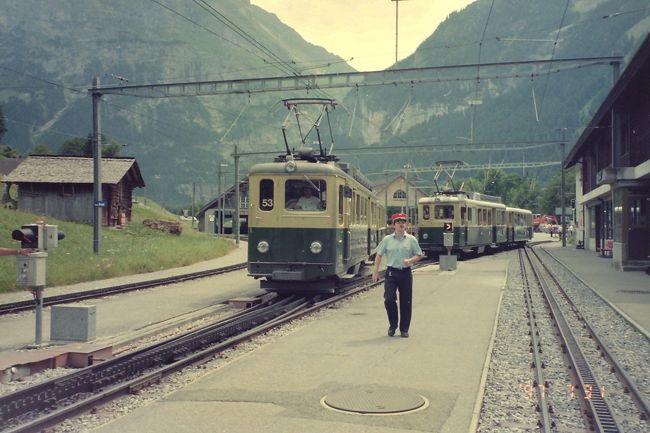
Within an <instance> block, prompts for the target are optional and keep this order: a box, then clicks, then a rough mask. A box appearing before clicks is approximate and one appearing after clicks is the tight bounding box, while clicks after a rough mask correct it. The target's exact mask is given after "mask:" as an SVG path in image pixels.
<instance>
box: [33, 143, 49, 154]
mask: <svg viewBox="0 0 650 433" xmlns="http://www.w3.org/2000/svg"><path fill="white" fill-rule="evenodd" d="M30 153H31V154H32V155H54V152H52V151H51V150H50V147H49V146H48V145H47V144H45V143H40V144H37V145H36V146H34V148H33V149H32V151H31V152H30Z"/></svg>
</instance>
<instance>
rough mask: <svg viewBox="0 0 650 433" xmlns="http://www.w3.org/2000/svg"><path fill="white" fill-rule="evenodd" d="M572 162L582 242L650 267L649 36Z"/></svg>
mask: <svg viewBox="0 0 650 433" xmlns="http://www.w3.org/2000/svg"><path fill="white" fill-rule="evenodd" d="M573 166H575V167H576V202H575V204H576V216H577V217H576V221H577V224H578V226H577V227H576V229H577V230H578V231H577V234H578V242H579V245H584V248H586V249H589V250H592V251H596V252H598V253H599V254H600V255H602V256H604V257H608V258H611V259H612V264H613V265H614V267H616V268H618V269H620V270H643V269H650V34H648V36H646V39H645V40H644V41H643V43H642V44H641V45H640V47H639V49H638V50H637V52H636V53H635V54H634V55H633V57H632V58H631V60H630V62H629V63H628V65H627V67H626V68H625V70H624V71H623V73H622V74H621V76H620V77H619V78H618V79H617V80H616V82H615V83H614V86H613V88H612V90H611V91H610V92H609V94H608V95H607V97H606V98H605V100H604V101H603V102H602V104H601V105H600V107H599V108H598V110H597V111H596V114H595V115H594V116H593V118H592V119H591V121H590V122H589V125H588V126H587V127H586V128H585V130H584V132H583V133H582V135H581V136H580V137H579V138H578V141H577V142H576V144H575V146H574V147H573V149H572V150H571V152H570V153H569V155H568V156H567V158H566V159H565V160H564V167H565V168H568V167H573Z"/></svg>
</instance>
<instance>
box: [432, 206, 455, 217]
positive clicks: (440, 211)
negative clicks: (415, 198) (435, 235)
mask: <svg viewBox="0 0 650 433" xmlns="http://www.w3.org/2000/svg"><path fill="white" fill-rule="evenodd" d="M433 212H434V215H435V218H436V219H438V220H448V219H453V218H454V206H453V205H436V207H435V208H434V210H433Z"/></svg>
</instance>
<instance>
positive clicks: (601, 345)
mask: <svg viewBox="0 0 650 433" xmlns="http://www.w3.org/2000/svg"><path fill="white" fill-rule="evenodd" d="M535 251H536V250H533V249H530V248H529V249H526V252H525V253H524V252H523V251H520V259H521V262H522V265H521V266H522V273H524V274H525V275H526V276H525V277H524V280H525V281H526V285H527V286H532V285H533V283H532V280H534V281H535V284H536V285H537V286H538V287H539V290H540V291H541V295H542V297H543V298H544V300H545V302H546V305H545V306H544V308H545V309H548V314H549V315H550V317H551V318H552V319H553V321H554V324H553V326H554V327H555V329H556V334H557V336H558V337H559V338H560V341H561V348H562V352H563V353H564V354H565V355H566V362H567V363H568V365H570V373H571V374H572V376H573V380H572V382H571V384H565V386H567V387H568V388H569V392H568V394H569V397H570V398H571V399H575V402H577V403H579V404H580V408H581V411H580V412H581V414H582V416H584V423H585V425H586V426H587V429H588V430H590V431H598V432H607V433H610V432H612V433H613V432H624V431H636V430H631V427H630V425H635V424H637V423H638V424H640V425H641V426H645V428H647V420H648V419H649V417H650V408H649V405H648V401H649V399H650V386H648V383H647V377H646V376H645V373H644V372H645V371H646V370H644V369H643V368H638V367H636V366H635V365H636V363H639V364H640V365H643V364H647V362H648V356H649V354H648V350H647V348H648V346H649V345H648V343H649V341H648V339H647V336H645V335H644V333H643V332H642V331H640V330H639V329H636V327H635V326H634V324H632V323H630V322H628V321H627V320H626V319H625V317H623V316H621V315H620V314H615V313H612V312H611V311H610V312H609V314H608V315H607V316H603V315H602V314H604V312H603V311H600V312H599V313H595V312H594V307H593V306H590V305H588V304H586V303H585V302H584V299H581V298H582V296H580V295H579V294H578V293H577V292H575V291H572V290H569V289H567V288H566V287H565V286H566V284H565V283H562V282H561V281H560V280H559V279H558V278H557V277H556V275H555V274H556V273H557V265H559V263H553V264H552V265H549V264H547V261H546V260H542V259H541V258H540V257H539V256H538V255H537V253H536V252H535ZM524 255H525V257H524ZM524 263H526V264H524ZM529 270H530V272H529ZM530 290H533V288H532V287H527V288H526V291H527V293H526V295H525V296H526V300H527V303H528V304H529V306H528V322H529V325H530V326H531V331H530V335H531V352H532V355H533V357H532V359H533V360H532V365H533V366H535V381H534V383H533V384H532V386H531V387H530V388H529V389H528V391H529V392H530V393H531V394H534V396H535V398H536V400H537V402H538V408H539V413H540V416H539V421H538V427H540V429H542V430H543V431H548V432H551V431H555V430H554V429H555V427H556V426H557V425H559V424H560V423H561V422H562V421H561V420H560V419H559V418H558V415H557V411H556V412H555V413H554V411H553V409H552V408H553V406H551V405H550V404H549V401H548V399H549V396H550V395H555V396H556V397H557V396H558V395H559V394H562V393H561V392H558V391H560V390H558V389H555V390H551V389H549V388H550V387H551V384H552V383H553V380H551V379H549V378H548V377H549V376H550V374H547V372H546V371H544V369H543V368H540V366H541V365H543V363H544V362H545V361H544V358H543V356H542V355H541V348H542V345H541V343H540V342H539V341H537V339H536V336H537V335H538V330H537V329H536V328H537V322H538V321H539V320H541V316H539V315H538V313H539V312H540V310H542V309H540V308H538V309H537V312H535V308H534V306H532V305H530V302H529V300H530V299H532V296H531V295H530V293H529V292H530ZM602 308H603V309H605V308H608V307H606V306H603V307H602ZM609 310H611V308H609ZM603 319H605V320H606V321H607V322H608V323H607V324H606V325H605V326H603V325H602V323H601V324H600V326H596V325H595V323H593V321H595V320H597V321H598V322H602V321H603ZM612 327H616V329H617V331H616V333H615V335H607V334H608V333H607V332H606V328H612ZM609 334H611V333H609ZM625 338H631V339H633V341H637V342H638V343H637V344H640V345H642V346H643V349H642V350H634V349H633V348H632V349H631V350H630V348H629V347H628V348H627V349H621V348H620V347H619V348H618V349H616V348H614V345H612V344H610V341H611V340H612V339H614V340H618V339H625ZM608 340H609V341H608ZM635 352H636V353H635ZM630 357H633V358H636V359H635V360H632V359H630ZM555 385H557V384H555ZM558 388H559V387H558ZM557 401H558V400H557V398H556V403H557ZM557 407H558V406H557V405H556V409H557ZM576 416H578V415H577V414H576ZM641 428H642V429H643V428H644V427H641ZM639 431H643V430H639Z"/></svg>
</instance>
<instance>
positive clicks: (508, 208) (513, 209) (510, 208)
mask: <svg viewBox="0 0 650 433" xmlns="http://www.w3.org/2000/svg"><path fill="white" fill-rule="evenodd" d="M506 210H507V211H508V212H517V213H523V214H530V215H532V214H533V212H532V211H530V210H528V209H521V208H518V207H510V206H507V207H506Z"/></svg>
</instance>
